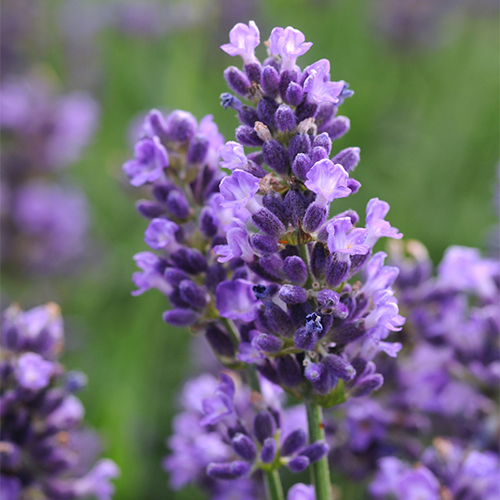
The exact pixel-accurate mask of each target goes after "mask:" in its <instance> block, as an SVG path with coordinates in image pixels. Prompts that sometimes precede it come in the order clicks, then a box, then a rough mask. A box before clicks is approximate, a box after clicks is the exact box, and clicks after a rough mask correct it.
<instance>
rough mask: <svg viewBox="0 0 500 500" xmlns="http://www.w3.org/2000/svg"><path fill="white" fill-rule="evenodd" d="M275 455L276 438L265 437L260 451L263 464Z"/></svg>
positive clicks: (267, 462) (269, 461) (271, 459)
mask: <svg viewBox="0 0 500 500" xmlns="http://www.w3.org/2000/svg"><path fill="white" fill-rule="evenodd" d="M275 456H276V440H275V439H274V438H267V439H266V440H265V441H264V444H263V446H262V450H261V451H260V459H261V461H262V462H263V463H265V464H270V463H271V462H272V461H273V460H274V457H275Z"/></svg>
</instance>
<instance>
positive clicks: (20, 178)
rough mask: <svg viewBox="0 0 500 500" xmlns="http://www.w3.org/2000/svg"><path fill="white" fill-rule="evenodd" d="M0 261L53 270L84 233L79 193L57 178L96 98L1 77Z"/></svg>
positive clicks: (88, 127) (92, 117) (84, 133)
mask: <svg viewBox="0 0 500 500" xmlns="http://www.w3.org/2000/svg"><path fill="white" fill-rule="evenodd" d="M0 105H1V107H2V117H1V120H0V130H1V133H2V146H3V154H2V177H1V190H2V206H1V222H2V260H4V261H6V262H9V263H11V264H17V265H20V266H22V267H29V268H31V269H33V270H37V271H43V272H53V271H56V270H58V269H61V268H62V267H63V266H65V265H68V264H69V263H72V262H75V261H76V260H77V259H79V258H80V257H81V256H82V255H83V253H84V250H85V245H86V240H87V232H88V225H89V220H88V206H87V205H88V204H87V200H86V197H85V195H84V194H83V192H82V191H81V190H80V189H78V188H76V187H74V186H71V185H69V184H66V183H63V182H61V172H62V170H64V169H66V168H67V167H68V166H69V165H70V164H71V163H73V162H74V161H76V160H77V159H78V158H79V157H80V155H81V153H82V151H83V149H84V148H85V147H86V146H87V144H88V143H89V141H90V139H91V138H92V136H93V134H94V131H95V128H96V125H97V118H98V106H97V103H96V102H95V101H94V100H93V99H92V98H91V97H90V96H89V95H87V94H85V93H80V92H73V93H70V94H66V95H61V96H56V95H54V94H53V92H52V90H51V88H50V86H49V85H48V84H47V82H45V81H43V80H41V79H39V78H32V77H26V78H20V77H12V76H10V77H7V78H5V80H4V81H3V82H2V87H1V99H0Z"/></svg>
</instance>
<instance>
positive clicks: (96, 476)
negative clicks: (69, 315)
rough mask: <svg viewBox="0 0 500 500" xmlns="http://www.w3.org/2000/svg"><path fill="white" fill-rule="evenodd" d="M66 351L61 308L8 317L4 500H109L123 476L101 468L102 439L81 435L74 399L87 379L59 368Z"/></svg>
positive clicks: (0, 400) (2, 375)
mask: <svg viewBox="0 0 500 500" xmlns="http://www.w3.org/2000/svg"><path fill="white" fill-rule="evenodd" d="M63 344H64V332H63V324H62V319H61V315H60V311H59V308H58V306H57V305H56V304H53V303H49V304H46V305H45V306H40V307H36V308H34V309H31V310H29V311H22V310H21V309H20V308H19V307H18V306H16V305H12V306H10V307H9V308H8V309H7V310H6V311H5V312H4V315H3V323H2V330H1V346H2V354H1V358H0V380H1V388H0V423H1V430H0V454H1V459H2V460H1V475H0V489H1V491H2V498H5V500H20V499H25V498H40V499H49V498H50V499H54V500H68V499H76V498H88V497H89V496H95V497H96V498H97V499H98V500H109V499H110V498H111V496H112V494H113V491H114V487H113V485H112V484H111V482H110V480H111V479H113V478H115V477H117V476H118V475H119V470H118V467H117V466H116V464H115V463H114V462H112V461H111V460H109V459H101V460H99V461H97V463H95V464H94V465H93V463H94V461H95V458H96V457H95V449H96V447H97V446H96V445H97V444H98V443H96V438H95V437H94V436H93V435H92V434H90V433H89V431H86V430H85V429H82V426H81V424H82V420H83V416H84V408H83V405H82V403H81V402H80V400H79V399H78V398H77V397H76V396H75V395H74V393H76V392H78V391H79V390H81V389H83V388H84V386H85V384H86V376H85V375H84V374H83V373H81V372H66V371H65V369H64V367H63V366H62V365H61V364H60V363H59V361H58V360H59V356H60V354H61V352H62V349H63Z"/></svg>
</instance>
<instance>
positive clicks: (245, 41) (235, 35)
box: [220, 21, 260, 64]
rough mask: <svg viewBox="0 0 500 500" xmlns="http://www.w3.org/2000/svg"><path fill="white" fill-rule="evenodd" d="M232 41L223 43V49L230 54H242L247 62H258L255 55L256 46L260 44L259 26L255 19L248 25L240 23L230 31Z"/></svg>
mask: <svg viewBox="0 0 500 500" xmlns="http://www.w3.org/2000/svg"><path fill="white" fill-rule="evenodd" d="M229 40H230V43H225V44H224V45H221V47H220V48H221V49H222V50H223V51H224V52H225V53H226V54H229V55H230V56H232V57H234V56H241V58H242V59H243V62H244V63H245V64H251V63H258V62H259V61H258V59H257V58H256V57H255V52H254V51H255V48H256V47H257V46H258V45H259V44H260V33H259V28H257V25H256V24H255V22H254V21H250V22H249V23H248V26H247V25H246V24H243V23H238V24H236V25H235V26H234V28H233V29H232V30H231V31H230V32H229Z"/></svg>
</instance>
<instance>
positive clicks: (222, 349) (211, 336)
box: [205, 323, 235, 358]
mask: <svg viewBox="0 0 500 500" xmlns="http://www.w3.org/2000/svg"><path fill="white" fill-rule="evenodd" d="M205 337H206V339H207V341H208V343H209V344H210V347H211V348H212V349H213V350H214V351H215V353H216V354H218V355H219V356H225V357H227V358H233V357H234V355H235V351H234V346H233V343H232V342H231V339H230V338H229V335H228V334H227V333H226V332H224V331H223V330H221V329H220V328H218V327H217V326H216V325H215V324H213V323H212V324H210V325H209V326H208V327H207V330H206V332H205Z"/></svg>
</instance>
